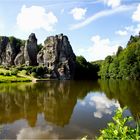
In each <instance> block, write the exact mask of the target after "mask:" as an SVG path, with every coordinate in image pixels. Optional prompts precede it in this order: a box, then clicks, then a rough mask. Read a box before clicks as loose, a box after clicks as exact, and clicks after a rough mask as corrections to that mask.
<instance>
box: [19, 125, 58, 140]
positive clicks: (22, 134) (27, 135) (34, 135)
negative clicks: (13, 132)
mask: <svg viewBox="0 0 140 140" xmlns="http://www.w3.org/2000/svg"><path fill="white" fill-rule="evenodd" d="M52 131H53V128H52V127H51V126H49V127H47V128H46V129H41V128H39V127H38V128H31V127H28V128H23V129H21V130H20V131H19V133H18V134H17V140H21V139H58V135H57V134H55V133H53V132H52Z"/></svg>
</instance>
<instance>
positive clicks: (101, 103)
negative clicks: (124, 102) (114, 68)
mask: <svg viewBox="0 0 140 140" xmlns="http://www.w3.org/2000/svg"><path fill="white" fill-rule="evenodd" d="M89 104H90V105H91V106H94V105H95V108H96V112H94V117H96V118H102V117H103V114H111V113H112V110H111V107H119V103H118V101H117V102H115V101H114V100H109V99H108V98H107V97H106V96H105V95H104V94H102V95H100V96H92V97H91V98H90V102H89Z"/></svg>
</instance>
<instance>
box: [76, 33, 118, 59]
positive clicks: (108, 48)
mask: <svg viewBox="0 0 140 140" xmlns="http://www.w3.org/2000/svg"><path fill="white" fill-rule="evenodd" d="M91 41H92V46H91V47H88V48H86V49H80V50H78V52H79V54H82V55H83V56H85V58H86V59H87V60H88V61H95V60H103V59H105V57H106V56H108V55H113V54H115V53H116V51H117V49H118V46H119V44H118V45H117V44H116V45H111V41H110V40H109V39H108V38H103V39H102V38H101V37H100V36H99V35H96V36H93V37H92V38H91Z"/></svg>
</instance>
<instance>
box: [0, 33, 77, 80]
mask: <svg viewBox="0 0 140 140" xmlns="http://www.w3.org/2000/svg"><path fill="white" fill-rule="evenodd" d="M37 47H38V46H37V39H36V36H35V34H34V33H31V34H30V35H29V38H28V40H27V41H26V42H25V43H23V41H22V40H20V39H17V38H14V37H0V64H1V65H4V66H12V65H16V66H17V65H22V64H25V65H27V66H37V65H40V66H44V67H46V69H47V71H46V74H45V76H44V77H52V78H56V79H63V80H65V79H72V78H73V76H74V69H75V61H76V56H75V54H74V53H73V50H72V47H71V45H70V43H69V40H68V37H67V36H65V35H63V34H60V35H56V36H50V37H47V39H46V40H45V41H44V46H43V48H42V49H41V50H40V51H39V52H38V48H37Z"/></svg>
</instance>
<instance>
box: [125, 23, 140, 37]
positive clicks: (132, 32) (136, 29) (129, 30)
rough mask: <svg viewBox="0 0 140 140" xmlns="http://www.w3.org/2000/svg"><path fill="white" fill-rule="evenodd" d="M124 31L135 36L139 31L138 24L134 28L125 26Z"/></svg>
mask: <svg viewBox="0 0 140 140" xmlns="http://www.w3.org/2000/svg"><path fill="white" fill-rule="evenodd" d="M125 30H126V31H128V32H129V33H130V34H133V35H137V34H138V33H139V31H140V24H137V25H136V26H134V25H131V26H127V27H125Z"/></svg>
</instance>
